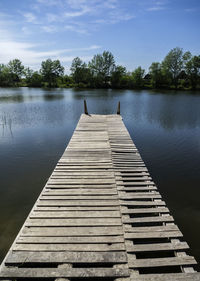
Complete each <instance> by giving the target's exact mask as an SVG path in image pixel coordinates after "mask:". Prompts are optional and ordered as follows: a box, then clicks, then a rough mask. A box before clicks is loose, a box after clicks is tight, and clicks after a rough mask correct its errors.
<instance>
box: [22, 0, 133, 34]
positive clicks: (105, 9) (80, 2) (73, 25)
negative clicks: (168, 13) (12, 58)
mask: <svg viewBox="0 0 200 281" xmlns="http://www.w3.org/2000/svg"><path fill="white" fill-rule="evenodd" d="M52 6H54V7H53V9H54V10H53V12H52ZM32 8H34V10H35V13H36V14H38V18H40V20H41V21H42V22H40V25H41V29H42V31H45V32H47V33H49V32H58V31H63V30H65V31H73V32H76V33H79V34H90V33H91V32H94V31H95V32H96V30H97V28H98V27H99V26H101V25H102V24H116V23H118V22H121V21H128V20H131V19H133V18H134V15H133V14H132V13H129V12H127V11H126V10H124V9H123V5H122V2H121V1H120V0H36V6H34V7H32ZM86 15H87V18H86V17H85V16H86ZM24 16H25V17H26V20H27V21H28V22H30V23H33V24H38V22H37V20H36V18H35V15H34V14H33V13H30V12H28V13H25V14H24ZM42 19H43V20H42ZM52 23H54V28H53V27H52ZM61 23H62V24H61ZM94 23H95V25H94ZM49 24H50V25H49ZM56 25H57V26H56Z"/></svg>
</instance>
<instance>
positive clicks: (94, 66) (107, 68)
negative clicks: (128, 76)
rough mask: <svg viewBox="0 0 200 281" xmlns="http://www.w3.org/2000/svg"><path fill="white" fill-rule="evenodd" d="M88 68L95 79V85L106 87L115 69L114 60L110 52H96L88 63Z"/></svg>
mask: <svg viewBox="0 0 200 281" xmlns="http://www.w3.org/2000/svg"><path fill="white" fill-rule="evenodd" d="M88 66H89V69H90V71H91V73H92V76H93V78H94V79H95V82H96V86H98V87H108V86H109V84H110V79H111V75H112V72H113V71H114V70H115V60H114V56H113V54H112V53H111V52H108V51H104V52H103V54H97V55H95V56H94V57H93V59H92V60H91V61H90V62H89V64H88Z"/></svg>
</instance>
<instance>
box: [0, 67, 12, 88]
mask: <svg viewBox="0 0 200 281" xmlns="http://www.w3.org/2000/svg"><path fill="white" fill-rule="evenodd" d="M13 83H14V82H13V77H12V75H11V73H10V70H9V68H8V66H7V65H5V64H0V86H1V87H8V86H13Z"/></svg>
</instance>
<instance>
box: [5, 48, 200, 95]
mask: <svg viewBox="0 0 200 281" xmlns="http://www.w3.org/2000/svg"><path fill="white" fill-rule="evenodd" d="M64 70H65V69H64V67H63V66H62V65H61V63H60V61H59V60H51V59H47V60H45V61H43V62H42V63H41V68H40V70H39V71H34V70H32V69H30V68H29V67H27V68H26V67H24V65H23V64H22V62H21V61H20V60H19V59H14V60H11V61H10V62H9V63H8V64H0V87H13V86H27V87H50V88H52V87H61V88H68V87H77V88H113V89H144V88H150V89H151V88H152V89H161V88H163V89H193V90H195V89H199V88H200V55H199V56H193V55H192V54H191V53H190V52H189V51H187V52H185V53H184V52H183V49H182V48H179V47H176V48H174V49H172V50H170V51H169V53H168V54H167V55H166V56H165V58H164V59H163V61H162V62H161V63H160V62H153V63H152V64H151V66H150V67H149V71H148V73H145V70H144V69H143V68H142V67H141V66H139V67H137V68H136V69H135V70H133V71H132V72H130V71H127V69H126V68H125V67H124V66H122V65H116V63H115V58H114V56H113V54H112V53H111V52H109V51H104V52H103V53H102V54H97V55H94V57H93V58H92V60H91V61H89V62H88V63H86V62H84V61H82V60H81V59H80V58H79V57H76V58H74V60H73V61H72V64H71V68H70V71H71V73H70V74H69V75H67V74H65V73H64Z"/></svg>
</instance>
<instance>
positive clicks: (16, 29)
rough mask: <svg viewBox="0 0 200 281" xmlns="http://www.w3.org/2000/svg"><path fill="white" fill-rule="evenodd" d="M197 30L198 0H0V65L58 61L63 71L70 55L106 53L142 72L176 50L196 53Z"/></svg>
mask: <svg viewBox="0 0 200 281" xmlns="http://www.w3.org/2000/svg"><path fill="white" fill-rule="evenodd" d="M199 30H200V1H199V0H158V1H157V0H137V1H136V0H19V1H17V0H0V63H7V62H8V61H9V60H11V59H14V58H19V59H21V60H22V62H23V64H24V65H26V66H31V67H32V68H34V69H39V67H40V63H41V61H42V60H45V59H47V58H51V59H60V61H61V63H62V64H63V65H64V66H65V67H66V72H69V68H70V65H71V61H72V59H73V58H74V57H76V56H79V57H81V58H82V59H83V60H85V61H86V62H88V60H90V59H91V58H92V56H93V55H94V54H96V53H102V52H103V50H109V51H111V52H112V53H113V54H114V56H115V59H116V63H117V64H122V65H124V66H126V67H127V69H128V70H130V71H131V70H133V69H134V68H136V67H137V66H139V65H141V66H142V67H143V68H145V69H146V70H148V67H149V66H150V64H151V62H153V61H161V60H162V59H163V58H164V56H165V55H166V54H167V52H168V51H169V50H170V49H172V48H174V47H176V46H179V47H182V48H183V49H184V51H187V50H189V51H191V52H192V53H193V54H200V31H199Z"/></svg>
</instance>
